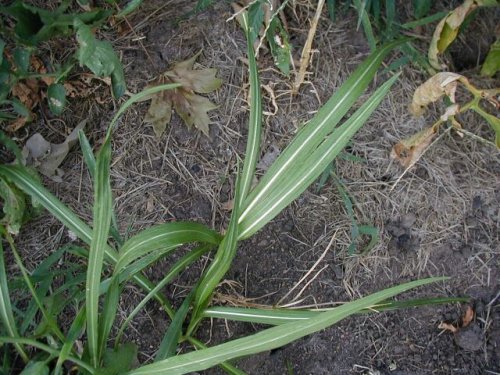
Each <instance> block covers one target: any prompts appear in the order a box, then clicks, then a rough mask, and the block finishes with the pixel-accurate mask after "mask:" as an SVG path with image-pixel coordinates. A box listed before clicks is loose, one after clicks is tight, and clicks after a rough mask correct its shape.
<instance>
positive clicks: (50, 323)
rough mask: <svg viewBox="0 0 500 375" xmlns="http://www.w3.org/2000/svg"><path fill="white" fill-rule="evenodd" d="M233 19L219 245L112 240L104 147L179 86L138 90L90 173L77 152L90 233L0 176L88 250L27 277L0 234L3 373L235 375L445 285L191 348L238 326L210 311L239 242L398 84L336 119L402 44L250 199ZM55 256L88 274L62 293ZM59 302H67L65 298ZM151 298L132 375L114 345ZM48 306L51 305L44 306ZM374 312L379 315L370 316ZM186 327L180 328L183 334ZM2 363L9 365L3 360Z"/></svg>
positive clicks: (334, 100) (182, 229)
mask: <svg viewBox="0 0 500 375" xmlns="http://www.w3.org/2000/svg"><path fill="white" fill-rule="evenodd" d="M242 16H243V21H244V22H243V26H244V30H245V33H246V36H247V41H248V43H247V48H248V61H249V77H250V98H251V102H250V121H249V132H248V134H249V136H248V141H247V149H246V156H245V158H244V162H243V165H242V166H241V173H240V172H238V173H237V174H238V176H237V183H236V185H237V188H236V194H235V196H234V208H233V210H232V213H231V218H230V221H229V225H228V228H227V230H226V233H225V234H224V235H221V234H218V233H216V232H215V231H213V230H212V229H210V228H208V227H206V226H204V225H201V224H197V223H191V222H172V223H167V224H159V225H156V226H153V227H151V228H148V229H145V230H143V231H142V232H140V233H138V234H136V235H135V236H133V237H131V238H129V239H128V240H126V241H124V242H123V244H120V243H119V241H114V242H113V241H112V240H111V239H110V229H111V228H112V221H113V220H112V218H113V210H112V194H111V185H110V179H109V170H110V161H111V136H112V133H113V128H114V126H115V123H116V121H117V119H118V118H119V117H120V116H121V115H122V114H123V113H124V112H125V110H127V108H129V107H130V106H131V105H132V104H134V103H135V102H136V101H138V100H140V99H141V98H144V97H145V96H147V95H150V94H152V93H155V92H159V91H160V90H168V89H173V88H175V87H178V86H176V85H173V84H170V85H163V86H157V87H153V88H150V89H147V90H145V91H143V92H141V93H139V94H137V95H135V96H133V97H131V98H130V99H129V100H127V101H126V102H125V103H124V104H123V105H122V107H121V108H120V109H119V111H118V113H117V114H116V115H115V116H114V118H113V119H112V121H111V123H110V125H109V128H108V131H107V135H106V138H105V141H104V143H103V145H102V146H101V148H100V150H99V151H98V153H97V155H96V157H95V163H94V157H93V155H89V154H88V152H89V151H88V150H89V148H88V147H83V148H82V149H83V150H84V152H86V153H87V155H86V156H85V157H84V160H86V162H87V164H88V167H89V168H90V172H91V175H92V176H93V184H94V206H93V223H92V227H90V226H88V225H87V224H86V223H84V222H83V221H82V220H81V219H80V218H79V217H78V216H77V215H76V214H75V213H73V212H72V211H71V210H70V209H69V208H68V207H67V206H65V205H64V204H63V203H61V202H60V201H59V200H58V199H57V198H56V197H55V196H54V195H53V194H52V193H50V192H49V191H48V190H47V189H46V188H44V187H43V186H42V184H41V183H40V182H39V181H38V180H37V179H36V178H34V177H33V175H32V173H31V172H30V171H29V170H28V169H27V168H26V167H24V166H22V165H1V166H0V176H1V177H2V178H3V179H5V180H7V181H9V183H11V184H14V185H15V186H16V187H17V189H20V190H21V191H23V192H24V193H25V194H27V195H28V196H30V197H31V198H32V200H33V201H36V202H38V203H39V204H40V205H41V206H43V207H44V208H45V209H47V210H48V211H49V212H50V213H51V214H52V215H53V216H55V217H56V218H57V219H58V220H60V221H61V222H62V223H63V224H64V225H65V226H66V227H67V228H68V229H69V230H70V231H71V232H73V233H74V234H75V235H76V236H77V237H78V238H79V239H80V240H81V241H82V242H83V243H85V244H86V246H87V248H82V247H76V246H69V247H65V248H62V249H60V250H58V251H56V252H55V253H54V254H52V255H50V256H49V257H48V258H47V259H46V260H44V261H43V262H42V263H41V264H40V265H39V266H38V268H37V269H35V270H33V271H32V272H30V271H29V270H27V269H26V268H25V267H24V265H23V263H22V259H21V257H20V256H19V255H18V253H17V250H16V246H15V243H14V240H13V238H12V236H11V234H10V233H9V232H8V231H7V230H5V228H4V227H2V229H1V233H2V235H3V238H4V239H5V240H6V241H7V243H8V245H9V246H8V247H9V248H10V251H12V253H13V254H14V259H15V262H16V265H17V267H18V269H19V270H21V271H22V272H21V274H22V277H19V278H12V279H11V280H8V279H7V277H6V265H5V260H4V253H3V248H2V247H0V297H1V300H0V318H1V321H2V328H1V330H0V331H1V336H0V345H3V346H2V347H1V348H0V350H2V351H3V354H2V355H3V358H5V359H6V360H5V361H4V362H3V367H4V368H3V370H4V371H5V372H9V370H10V369H11V368H10V367H9V366H18V367H16V368H17V369H19V366H20V365H19V363H24V366H25V368H30V369H32V368H35V369H37V370H39V373H52V374H61V373H62V371H63V365H64V364H65V362H69V363H72V365H73V366H76V368H77V369H78V371H79V372H80V373H84V374H87V373H88V374H102V373H106V374H118V373H127V374H134V375H138V374H148V375H149V374H184V373H188V372H193V371H200V370H203V369H206V368H209V367H212V366H216V365H220V366H222V367H223V368H224V369H225V370H226V371H227V372H229V373H232V374H241V373H242V372H241V371H240V370H238V369H237V368H236V367H234V366H233V365H231V364H230V363H229V362H228V361H230V360H232V359H235V358H238V357H241V356H247V355H251V354H254V353H258V352H261V351H266V350H270V349H273V348H276V347H279V346H283V345H285V344H287V343H289V342H291V341H294V340H297V339H299V338H301V337H303V336H306V335H309V334H312V333H314V332H317V331H319V330H322V329H324V328H326V327H328V326H331V325H333V324H335V323H337V322H339V321H340V320H342V319H344V318H346V317H348V316H350V315H352V314H355V313H359V312H370V311H371V312H373V311H375V309H374V308H373V307H374V306H375V305H377V306H380V309H381V310H382V309H384V308H391V307H392V308H397V307H401V305H397V304H396V303H395V302H393V301H390V300H389V299H390V298H391V297H393V296H396V295H397V294H400V293H403V292H405V291H407V290H410V289H412V288H415V287H418V286H421V285H425V284H429V283H433V282H437V281H442V280H444V279H445V278H443V277H437V278H428V279H423V280H417V281H412V282H408V283H405V284H402V285H399V286H395V287H391V288H388V289H385V290H383V291H380V292H377V293H374V294H372V295H369V296H367V297H363V298H360V299H358V300H355V301H352V302H349V303H346V304H344V305H342V306H340V307H337V308H335V309H332V310H329V311H325V312H319V313H318V312H317V313H314V314H310V315H307V316H306V317H305V318H304V316H300V317H297V316H296V314H297V312H296V311H294V312H290V311H288V310H286V309H280V310H273V309H271V308H270V309H261V310H255V309H248V313H247V314H246V318H245V319H246V321H253V322H262V316H263V315H266V316H267V317H269V320H267V321H265V322H264V323H266V324H271V325H274V327H271V328H268V329H265V330H262V331H261V332H258V333H256V334H252V335H249V336H247V337H243V338H240V339H237V340H232V341H229V342H226V343H223V344H220V345H216V346H213V347H210V348H207V347H206V346H205V345H204V344H203V343H201V342H200V341H198V340H197V339H196V332H197V329H198V328H199V326H200V322H201V321H202V320H203V319H204V318H206V317H222V316H224V318H225V319H235V320H237V319H238V318H237V317H236V316H241V315H242V314H241V311H238V310H235V309H230V308H223V309H222V310H221V308H219V309H217V308H216V307H215V308H210V307H209V306H210V302H211V299H212V297H213V293H214V290H215V288H216V287H217V285H218V284H219V282H220V281H221V280H222V278H223V276H224V275H225V273H226V272H227V270H228V269H229V268H230V266H231V263H232V261H233V259H234V257H235V256H236V253H237V246H238V242H239V241H241V240H244V239H247V238H249V237H251V236H252V235H253V234H255V233H256V232H257V231H258V230H260V229H262V228H263V227H264V226H265V225H266V224H267V223H268V222H269V221H270V220H272V219H273V218H274V217H275V216H276V215H278V214H279V213H280V212H281V211H282V210H283V209H284V208H285V207H286V206H288V205H289V204H290V203H291V202H292V201H293V200H294V199H296V198H297V197H298V196H299V195H300V194H301V193H302V192H304V191H305V190H306V189H307V188H308V187H309V186H310V185H311V184H312V183H313V182H314V181H315V180H316V179H317V178H318V177H319V176H320V175H321V173H322V172H323V171H324V169H325V168H326V166H327V165H328V164H329V163H331V162H332V160H333V159H334V158H335V157H336V156H337V154H338V153H339V152H340V151H341V150H342V149H343V148H344V147H345V145H346V144H347V142H349V140H350V139H351V138H352V136H353V135H354V134H355V133H356V131H357V130H358V129H359V128H360V127H361V126H363V124H364V123H365V121H366V120H367V119H368V117H369V116H370V114H371V113H372V112H373V111H374V110H375V109H376V108H377V106H378V105H379V103H380V102H381V101H382V100H383V98H384V97H385V95H386V94H387V93H388V92H389V90H390V88H391V86H392V85H393V84H394V83H395V81H396V80H397V78H398V77H397V75H394V76H393V77H392V78H390V79H389V80H388V81H387V82H385V83H384V84H382V85H381V86H380V87H379V88H378V89H377V90H376V91H375V92H374V93H373V95H372V96H371V97H370V98H368V99H367V100H366V101H365V102H364V103H363V104H362V105H361V107H360V108H359V109H357V110H356V111H355V112H354V113H353V114H352V115H351V116H350V117H349V118H348V119H347V120H345V121H344V122H343V123H341V120H342V118H343V117H344V116H345V115H346V114H347V113H348V111H349V110H350V109H351V108H352V106H353V105H354V104H355V102H356V101H357V100H358V99H359V97H360V95H361V94H362V93H363V91H364V90H365V89H366V88H367V86H368V85H369V83H370V82H371V80H372V79H373V77H374V76H375V74H376V72H377V70H378V68H379V66H380V65H381V63H382V61H383V59H384V58H385V57H386V56H387V54H388V53H389V52H390V51H391V50H393V49H394V48H396V47H398V46H399V45H401V42H393V43H391V44H388V45H386V46H384V47H382V48H380V49H377V50H375V51H374V52H373V53H372V54H371V55H370V56H369V57H368V58H367V59H366V60H365V61H364V62H363V63H362V64H360V66H359V67H358V68H357V69H356V70H355V72H354V73H353V74H352V75H351V76H350V78H349V79H348V80H347V81H346V82H345V83H344V84H343V85H342V87H341V88H340V89H339V90H338V91H337V92H336V93H335V94H334V95H333V96H332V97H331V98H330V100H329V101H328V102H327V103H326V104H325V105H324V106H323V107H322V108H321V109H320V110H319V111H318V113H317V114H316V116H315V117H314V118H313V119H312V120H311V121H310V122H308V123H307V124H306V125H304V126H303V128H302V129H301V130H300V131H299V132H298V133H297V135H296V136H295V137H294V139H293V140H292V141H291V143H290V144H289V145H288V147H287V148H286V149H285V150H284V151H283V152H282V154H281V155H280V157H279V158H278V159H277V160H276V161H275V162H274V164H273V165H272V166H271V167H270V168H269V169H268V171H267V173H266V174H265V175H264V176H263V177H262V178H261V179H260V181H259V183H258V184H257V185H256V186H255V187H254V188H252V184H251V182H252V180H253V177H254V174H255V165H256V162H257V159H258V155H259V151H260V138H261V116H262V108H261V94H260V84H259V78H258V72H257V67H256V62H255V58H254V50H253V43H251V41H250V38H249V33H250V30H249V26H248V16H247V15H246V14H245V13H243V14H242ZM80 139H81V140H83V141H84V143H83V144H84V145H85V137H84V135H82V134H81V137H80ZM185 244H197V246H194V248H193V250H191V251H190V252H189V253H187V254H186V255H185V256H184V257H182V258H181V259H180V260H178V261H177V262H176V263H175V264H174V265H173V266H172V268H171V269H169V270H168V271H167V273H166V274H165V276H164V279H163V280H161V281H160V282H159V283H158V284H156V285H154V284H152V283H151V282H150V281H149V280H148V279H147V278H146V277H145V276H144V274H143V271H144V270H145V269H146V268H147V267H149V266H150V265H152V264H153V263H155V262H156V261H157V260H158V259H160V258H164V257H166V256H168V255H169V254H171V253H172V252H174V251H175V250H177V249H178V248H179V247H180V246H181V245H185ZM215 248H216V252H215V255H214V257H213V260H212V261H211V263H210V264H209V265H208V267H207V269H206V271H205V272H204V273H203V274H202V275H200V278H199V280H198V282H197V283H196V284H195V285H194V286H193V288H192V291H191V293H189V295H188V296H187V297H186V299H185V301H184V302H183V303H182V304H181V306H180V307H179V308H178V309H177V310H175V309H174V308H173V307H172V305H171V304H170V302H169V301H168V300H167V298H166V297H165V296H164V295H163V294H162V293H161V292H160V291H161V289H162V288H163V287H164V286H165V285H167V284H168V283H170V282H171V281H172V280H173V279H174V278H175V277H176V276H177V275H178V274H179V273H180V272H181V271H182V270H183V269H185V268H186V267H188V266H189V265H190V264H192V263H193V262H194V261H196V260H198V259H199V258H200V257H201V256H202V255H204V254H207V252H209V251H210V250H212V249H215ZM64 254H71V255H72V256H73V257H75V259H81V258H83V259H87V262H86V270H85V271H84V272H82V269H81V266H79V265H80V264H81V263H78V262H74V263H72V262H68V263H67V264H65V265H64V267H63V268H62V269H60V270H58V272H59V274H60V276H61V277H62V278H63V280H64V283H63V284H62V286H60V287H57V288H55V287H54V288H52V287H51V284H52V281H53V278H54V277H55V275H53V274H51V272H47V271H48V270H50V269H52V268H51V267H52V266H53V265H54V264H56V263H57V262H58V260H59V259H61V257H62V256H63V255H64ZM103 270H105V271H106V272H103ZM69 273H72V274H74V275H76V276H75V279H76V281H72V282H71V281H70V278H66V276H67V275H68V274H69ZM104 275H107V276H104ZM130 281H133V282H135V283H136V284H137V285H138V286H140V287H141V288H142V289H143V290H144V291H145V292H146V293H147V295H146V296H145V297H144V299H143V300H142V301H141V303H140V304H139V305H138V306H137V307H136V308H135V309H134V311H133V312H132V313H131V314H130V315H129V316H128V317H127V318H126V319H125V322H124V323H123V324H122V326H120V327H119V329H118V333H117V334H116V335H115V336H114V337H111V336H112V335H111V332H114V331H113V330H112V327H113V326H114V325H115V317H116V315H117V306H118V301H119V297H120V293H121V290H122V289H123V288H124V286H125V285H126V284H127V283H129V282H130ZM14 289H22V290H26V289H27V290H28V291H29V293H30V294H31V298H30V301H29V304H28V308H27V309H28V310H29V311H21V310H20V309H19V308H18V307H16V301H15V300H12V296H13V294H11V291H12V290H14ZM68 294H69V295H70V296H71V298H67V297H66V298H62V297H63V296H67V295H68ZM16 295H17V293H16ZM152 298H155V299H156V300H157V301H158V302H159V303H160V305H161V306H162V308H163V309H164V311H165V313H166V314H167V315H168V316H169V317H170V319H172V322H171V324H170V326H169V328H168V330H167V332H166V334H165V336H164V337H163V340H162V342H161V345H160V348H159V350H158V352H157V355H156V357H155V359H154V361H153V362H152V363H149V364H143V365H140V367H138V368H135V369H132V368H131V366H132V365H133V360H132V359H133V357H134V355H135V353H136V350H137V349H136V348H135V347H134V345H133V344H131V343H122V341H121V338H122V336H123V333H124V332H125V330H126V329H127V326H128V324H129V323H130V321H131V320H132V319H133V317H134V316H135V314H137V312H138V311H139V310H140V309H141V308H142V307H143V306H144V305H145V303H146V302H147V301H148V300H150V299H152ZM47 301H52V303H50V304H49V303H47ZM436 302H449V299H446V300H432V299H429V300H425V301H422V300H420V301H415V302H414V303H412V302H411V301H410V302H409V303H408V305H409V306H414V305H419V304H422V303H425V304H429V303H436ZM381 303H383V304H382V305H378V304H381ZM408 305H407V306H408ZM63 309H64V310H65V314H67V311H73V312H74V318H73V320H72V323H71V325H70V326H69V328H68V329H67V330H66V332H63V329H62V328H61V327H60V325H59V323H58V322H59V321H58V316H59V315H60V314H61V313H62V310H63ZM240 310H241V309H240ZM256 312H261V314H260V313H259V314H256ZM217 314H219V315H217ZM305 314H307V312H305ZM35 315H36V316H38V317H39V320H37V324H33V321H32V320H33V319H31V320H30V321H29V322H26V321H25V317H26V318H28V317H35ZM259 316H260V317H259ZM273 318H274V320H273ZM278 318H279V319H278ZM287 319H288V320H287ZM287 321H288V323H287ZM183 327H187V328H186V329H185V330H184V328H183ZM186 341H187V342H189V343H190V344H191V345H192V346H194V347H195V348H196V349H197V350H195V351H192V352H188V353H186V354H181V355H175V354H176V348H177V346H178V344H179V343H181V342H186ZM81 343H83V350H82V347H81V346H82V345H80V344H81ZM15 353H17V354H16V355H15ZM10 358H13V359H12V360H8V359H10ZM16 363H17V365H16ZM12 368H13V367H12Z"/></svg>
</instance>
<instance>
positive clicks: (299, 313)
mask: <svg viewBox="0 0 500 375" xmlns="http://www.w3.org/2000/svg"><path fill="white" fill-rule="evenodd" d="M469 301H470V298H466V297H439V298H419V299H411V300H407V301H388V302H385V303H379V304H375V305H373V306H369V307H366V308H364V309H362V310H359V311H358V312H356V314H371V313H379V312H384V311H393V310H399V309H405V308H411V307H422V306H430V305H439V304H445V303H465V302H469ZM335 309H336V307H334V308H331V309H320V310H298V309H297V310H295V309H252V308H240V307H209V308H207V309H206V310H205V311H204V312H203V316H204V317H205V318H216V319H227V320H235V321H240V322H248V323H255V324H269V325H281V324H286V323H290V322H295V321H301V320H307V319H310V318H313V317H315V316H318V315H319V314H321V313H323V312H325V311H333V310H335Z"/></svg>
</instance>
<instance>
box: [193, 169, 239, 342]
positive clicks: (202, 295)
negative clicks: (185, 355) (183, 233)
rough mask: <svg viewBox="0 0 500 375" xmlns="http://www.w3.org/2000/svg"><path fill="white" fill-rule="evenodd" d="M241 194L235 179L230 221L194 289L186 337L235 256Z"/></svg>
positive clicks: (199, 317) (195, 325) (194, 327)
mask: <svg viewBox="0 0 500 375" xmlns="http://www.w3.org/2000/svg"><path fill="white" fill-rule="evenodd" d="M240 194H241V180H240V178H239V177H237V180H236V192H235V196H234V207H233V212H232V213H231V219H230V220H229V226H228V228H227V232H226V235H225V236H224V239H223V240H222V242H221V244H220V245H219V248H218V249H217V253H216V254H215V257H214V260H213V261H212V263H210V266H209V267H208V269H207V271H206V272H205V273H204V274H203V276H202V277H201V279H200V281H199V283H198V287H197V288H196V293H195V298H194V306H193V314H192V318H191V321H190V323H189V327H188V329H187V333H186V335H187V336H190V335H191V333H192V332H193V331H194V330H195V329H196V327H197V325H198V323H199V322H200V319H201V314H202V313H203V310H204V309H205V307H207V306H208V304H209V302H210V299H211V298H212V294H213V292H214V290H215V288H216V287H217V285H218V284H219V282H220V281H221V279H222V277H224V275H225V274H226V272H227V271H228V270H229V267H230V266H231V263H232V262H233V259H234V257H235V255H236V249H237V244H238V218H239V213H240V212H239V210H240V207H239V202H240Z"/></svg>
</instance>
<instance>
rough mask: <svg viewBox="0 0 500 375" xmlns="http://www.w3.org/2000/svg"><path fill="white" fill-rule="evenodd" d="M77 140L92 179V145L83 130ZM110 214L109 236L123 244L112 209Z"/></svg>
mask: <svg viewBox="0 0 500 375" xmlns="http://www.w3.org/2000/svg"><path fill="white" fill-rule="evenodd" d="M78 140H79V141H80V148H81V150H82V155H83V160H84V161H85V164H87V169H88V170H89V174H90V177H91V178H92V179H93V178H94V175H95V168H96V165H95V157H94V153H93V152H92V146H90V142H89V140H88V138H87V136H86V135H85V133H84V132H83V130H79V131H78ZM112 215H113V216H111V228H110V230H109V232H110V234H111V236H113V238H114V240H115V241H116V242H117V243H118V245H119V246H121V245H123V239H122V237H121V235H120V232H119V231H118V224H117V221H116V215H115V211H114V210H113V212H112Z"/></svg>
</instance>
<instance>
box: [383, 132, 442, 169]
mask: <svg viewBox="0 0 500 375" xmlns="http://www.w3.org/2000/svg"><path fill="white" fill-rule="evenodd" d="M436 131H437V129H436V128H435V127H434V126H432V127H430V128H426V129H423V130H421V131H419V132H418V133H416V134H414V135H412V136H411V137H410V138H407V139H403V140H402V141H400V142H399V143H398V144H396V145H394V147H393V148H392V151H391V158H392V159H396V160H398V161H399V162H400V163H401V165H403V166H404V167H405V168H409V167H410V166H412V165H413V164H415V163H416V162H417V161H418V159H420V157H421V156H422V154H423V153H424V151H425V150H426V148H427V146H429V145H430V143H431V142H432V139H433V138H434V137H435V135H436Z"/></svg>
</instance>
